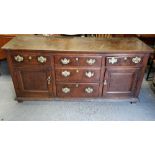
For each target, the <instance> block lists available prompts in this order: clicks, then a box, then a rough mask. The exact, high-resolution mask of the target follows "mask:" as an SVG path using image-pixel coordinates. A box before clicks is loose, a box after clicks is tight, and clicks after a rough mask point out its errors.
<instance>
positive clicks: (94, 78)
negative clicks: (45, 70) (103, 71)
mask: <svg viewBox="0 0 155 155" xmlns="http://www.w3.org/2000/svg"><path fill="white" fill-rule="evenodd" d="M99 80H100V69H98V68H97V69H96V68H95V69H89V68H88V69H56V81H64V82H68V81H69V82H79V81H82V82H99Z"/></svg>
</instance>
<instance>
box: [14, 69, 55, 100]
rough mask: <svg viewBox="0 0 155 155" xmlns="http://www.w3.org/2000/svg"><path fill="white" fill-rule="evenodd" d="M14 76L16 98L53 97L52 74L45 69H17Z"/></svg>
mask: <svg viewBox="0 0 155 155" xmlns="http://www.w3.org/2000/svg"><path fill="white" fill-rule="evenodd" d="M14 74H15V75H14V76H15V77H16V79H17V83H16V85H17V86H16V87H17V89H18V91H17V92H19V93H18V94H17V97H32V98H35V97H36V98H44V97H46V98H47V97H50V96H52V95H53V92H52V73H51V71H50V70H49V69H47V68H37V67H31V68H18V69H15V72H14Z"/></svg>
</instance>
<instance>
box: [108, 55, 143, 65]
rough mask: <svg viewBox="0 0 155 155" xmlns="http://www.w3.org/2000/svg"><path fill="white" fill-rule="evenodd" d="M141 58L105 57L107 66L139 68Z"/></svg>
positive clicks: (141, 62)
mask: <svg viewBox="0 0 155 155" xmlns="http://www.w3.org/2000/svg"><path fill="white" fill-rule="evenodd" d="M142 64H143V56H142V55H140V56H139V55H138V56H136V55H135V56H110V57H106V65H107V66H141V65H142Z"/></svg>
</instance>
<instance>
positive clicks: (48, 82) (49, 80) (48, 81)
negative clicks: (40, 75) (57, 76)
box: [47, 76, 51, 85]
mask: <svg viewBox="0 0 155 155" xmlns="http://www.w3.org/2000/svg"><path fill="white" fill-rule="evenodd" d="M47 84H48V85H50V84H51V76H48V78H47Z"/></svg>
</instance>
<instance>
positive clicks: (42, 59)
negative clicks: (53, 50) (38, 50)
mask: <svg viewBox="0 0 155 155" xmlns="http://www.w3.org/2000/svg"><path fill="white" fill-rule="evenodd" d="M46 61H47V58H46V57H43V56H39V57H38V62H40V63H45V62H46Z"/></svg>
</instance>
